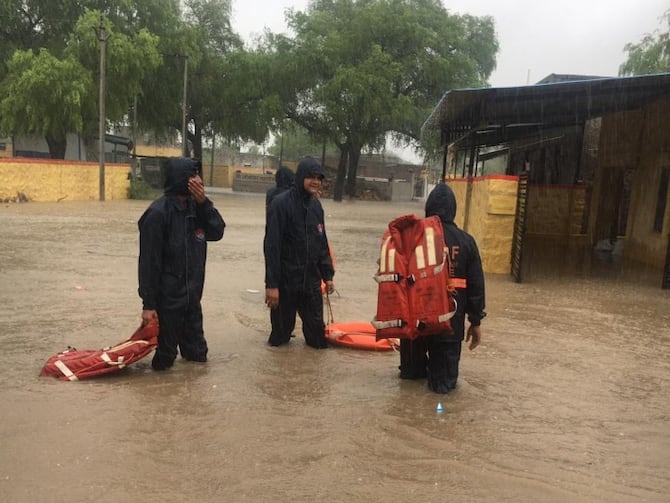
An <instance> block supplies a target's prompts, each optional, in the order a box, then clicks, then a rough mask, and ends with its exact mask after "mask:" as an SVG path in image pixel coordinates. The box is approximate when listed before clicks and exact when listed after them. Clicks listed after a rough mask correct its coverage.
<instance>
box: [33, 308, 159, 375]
mask: <svg viewBox="0 0 670 503" xmlns="http://www.w3.org/2000/svg"><path fill="white" fill-rule="evenodd" d="M158 332H159V329H158V321H157V320H152V321H150V322H149V323H148V324H147V325H145V326H140V327H139V328H138V329H137V330H135V333H134V334H133V335H132V336H131V337H130V338H129V339H128V340H126V341H123V342H121V343H119V344H117V345H115V346H110V347H107V348H104V349H95V350H94V349H83V350H77V349H74V348H68V349H66V350H65V351H62V352H60V353H58V354H56V355H54V356H52V357H51V358H49V359H48V360H47V362H46V363H45V364H44V367H43V368H42V371H41V372H40V376H49V377H57V378H58V379H60V380H62V381H78V380H80V379H88V378H91V377H96V376H100V375H103V374H109V373H110V372H117V371H118V370H120V369H122V368H123V367H126V366H128V365H130V364H131V363H133V362H136V361H137V360H139V359H141V358H144V357H145V356H146V355H148V354H149V353H150V352H151V351H152V350H153V349H154V348H155V347H156V345H157V344H158Z"/></svg>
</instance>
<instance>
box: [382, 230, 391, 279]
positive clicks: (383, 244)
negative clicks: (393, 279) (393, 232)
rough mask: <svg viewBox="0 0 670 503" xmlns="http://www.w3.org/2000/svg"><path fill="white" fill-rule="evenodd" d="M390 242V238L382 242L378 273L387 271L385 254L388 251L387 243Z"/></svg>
mask: <svg viewBox="0 0 670 503" xmlns="http://www.w3.org/2000/svg"><path fill="white" fill-rule="evenodd" d="M390 241H391V236H388V237H387V238H386V239H385V240H384V242H383V243H382V249H381V253H380V254H379V271H380V272H386V271H387V267H388V265H387V263H386V259H387V257H386V253H387V249H388V245H389V242H390Z"/></svg>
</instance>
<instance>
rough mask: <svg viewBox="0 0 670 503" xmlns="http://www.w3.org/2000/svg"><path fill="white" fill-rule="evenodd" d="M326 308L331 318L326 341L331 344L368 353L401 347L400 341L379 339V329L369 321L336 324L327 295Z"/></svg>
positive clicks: (327, 327) (327, 326)
mask: <svg viewBox="0 0 670 503" xmlns="http://www.w3.org/2000/svg"><path fill="white" fill-rule="evenodd" d="M326 306H327V308H328V317H329V322H328V324H327V325H326V339H328V342H330V343H331V344H333V345H335V346H342V347H346V348H352V349H363V350H367V351H392V350H397V349H398V348H399V347H400V341H399V340H398V339H394V338H384V339H377V329H375V327H374V326H373V325H372V323H370V322H369V321H351V322H344V323H335V321H334V320H333V309H332V307H331V305H330V297H329V296H328V295H326Z"/></svg>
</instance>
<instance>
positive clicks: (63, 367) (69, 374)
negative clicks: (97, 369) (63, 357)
mask: <svg viewBox="0 0 670 503" xmlns="http://www.w3.org/2000/svg"><path fill="white" fill-rule="evenodd" d="M54 365H55V366H56V367H58V370H60V371H61V373H62V374H63V375H64V376H65V377H67V378H68V379H69V380H70V381H78V380H79V379H78V378H77V376H76V375H74V374H73V373H72V371H71V370H70V369H69V368H67V365H65V364H64V363H63V362H62V361H60V360H56V362H55V363H54Z"/></svg>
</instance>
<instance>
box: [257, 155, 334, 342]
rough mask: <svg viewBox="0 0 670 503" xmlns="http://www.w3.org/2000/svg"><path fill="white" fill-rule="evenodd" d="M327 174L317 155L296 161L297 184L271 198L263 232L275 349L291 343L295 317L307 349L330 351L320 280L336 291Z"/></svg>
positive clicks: (268, 297)
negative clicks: (323, 194) (322, 197)
mask: <svg viewBox="0 0 670 503" xmlns="http://www.w3.org/2000/svg"><path fill="white" fill-rule="evenodd" d="M323 178H324V172H323V168H322V167H321V164H319V162H318V161H317V160H316V159H314V158H313V157H305V158H303V159H301V160H300V162H299V163H298V169H297V171H296V175H295V184H294V185H293V186H292V187H291V188H290V189H289V190H287V191H285V192H282V193H281V194H279V195H278V196H277V197H275V198H274V199H273V200H272V203H271V204H270V208H269V209H268V217H267V226H266V230H265V240H264V246H263V248H264V253H265V303H266V305H267V306H268V307H269V308H270V309H271V310H272V311H271V313H270V321H271V323H272V332H271V333H270V337H269V339H268V344H270V345H271V346H281V345H282V344H286V343H288V342H289V341H290V340H291V328H292V327H293V326H294V325H295V317H296V313H297V314H299V315H300V319H301V320H302V331H303V335H304V336H305V342H306V344H307V345H308V346H311V347H313V348H316V349H322V348H326V347H328V344H327V341H326V337H325V324H324V321H323V296H322V293H321V281H322V280H323V281H324V282H325V284H326V290H327V292H328V293H333V292H334V291H335V286H334V284H333V275H334V274H335V270H334V269H333V263H332V260H331V258H330V254H329V251H328V250H329V248H328V238H327V237H326V229H325V226H324V216H323V207H322V206H321V202H320V201H319V199H318V194H319V191H320V190H321V184H322V182H323Z"/></svg>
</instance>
